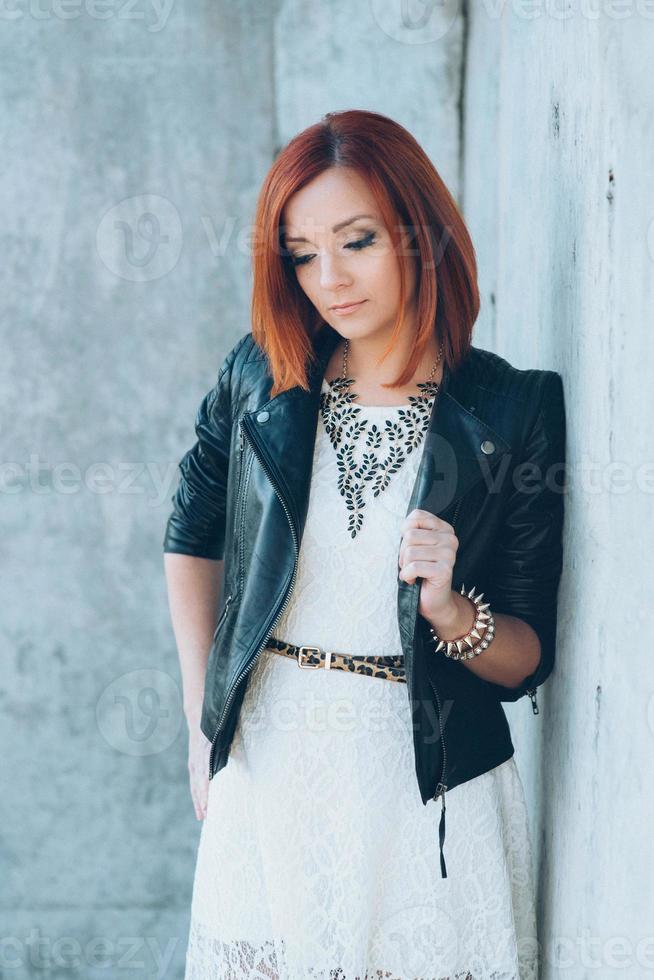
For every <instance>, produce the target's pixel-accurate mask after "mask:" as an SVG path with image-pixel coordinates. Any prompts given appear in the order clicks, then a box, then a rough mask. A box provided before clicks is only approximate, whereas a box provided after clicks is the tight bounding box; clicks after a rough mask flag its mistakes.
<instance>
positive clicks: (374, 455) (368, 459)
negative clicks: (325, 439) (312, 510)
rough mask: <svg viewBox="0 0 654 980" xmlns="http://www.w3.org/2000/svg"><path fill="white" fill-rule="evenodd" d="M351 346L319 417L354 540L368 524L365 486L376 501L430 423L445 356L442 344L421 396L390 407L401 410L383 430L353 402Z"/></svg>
mask: <svg viewBox="0 0 654 980" xmlns="http://www.w3.org/2000/svg"><path fill="white" fill-rule="evenodd" d="M348 347H349V341H348V340H346V341H345V347H344V350H343V373H342V375H341V376H340V377H338V378H334V379H333V380H332V381H327V379H325V381H326V384H327V385H328V386H329V390H328V391H322V392H321V393H320V413H321V415H322V421H323V425H324V427H325V431H326V432H327V435H328V436H329V440H330V442H331V444H332V446H333V447H334V450H335V451H336V462H337V465H338V470H339V477H338V489H339V492H340V494H341V496H342V497H345V505H346V507H347V510H348V531H349V532H350V535H351V537H353V538H354V537H356V535H357V532H358V531H360V530H361V527H362V524H363V509H364V507H365V505H366V504H365V500H364V490H365V487H366V484H368V483H372V495H373V497H377V496H378V495H379V494H380V493H383V491H384V490H385V489H386V488H387V487H388V485H389V483H390V479H391V476H392V475H393V474H394V473H396V472H397V471H398V470H399V469H400V467H401V466H402V463H403V462H404V461H405V459H406V458H407V456H409V455H410V454H411V453H412V452H413V450H414V449H416V448H417V447H418V446H419V445H420V444H421V442H422V438H423V436H424V434H425V431H426V429H427V427H428V425H429V419H430V417H431V412H432V407H433V403H434V398H435V397H436V394H437V393H438V390H439V385H438V383H437V382H436V381H432V380H431V379H432V378H433V376H434V373H435V371H436V368H437V367H438V363H439V361H440V359H441V357H442V354H443V345H442V344H441V346H440V350H439V352H438V357H437V358H436V360H435V361H434V366H433V367H432V369H431V372H430V374H429V378H428V379H427V380H426V381H419V382H418V383H417V386H418V388H419V389H420V392H421V394H420V395H409V404H408V405H406V406H388V407H389V408H397V417H396V418H393V419H385V420H384V428H383V429H381V428H380V427H379V426H378V425H377V424H376V423H375V422H374V421H370V420H369V419H366V418H365V417H362V410H363V411H364V412H365V408H366V406H365V405H362V406H359V405H355V404H354V399H355V398H358V397H359V396H358V395H357V393H356V392H355V391H351V390H349V389H350V388H351V386H352V384H353V383H354V378H348V376H347V353H348ZM384 436H385V437H386V438H385V442H386V445H385V446H384V445H383V443H384V439H383V437H384ZM357 449H359V450H360V458H359V459H357V458H355V450H357Z"/></svg>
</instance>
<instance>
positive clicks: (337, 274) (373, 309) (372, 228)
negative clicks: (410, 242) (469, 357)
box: [282, 167, 415, 344]
mask: <svg viewBox="0 0 654 980" xmlns="http://www.w3.org/2000/svg"><path fill="white" fill-rule="evenodd" d="M357 215H365V217H357ZM353 218H355V219H356V220H352V219H353ZM282 224H283V229H282V230H283V232H284V236H285V237H284V244H285V245H286V248H287V249H288V251H289V253H290V255H291V256H292V257H291V259H289V261H291V263H292V264H293V266H294V270H295V275H296V277H297V281H298V284H299V286H300V287H301V288H302V290H303V291H304V292H305V293H306V295H307V297H308V298H309V300H310V301H311V302H312V303H313V305H314V306H315V307H316V309H317V310H318V312H319V313H320V315H321V316H322V317H323V319H324V320H326V321H327V323H329V324H330V326H332V327H333V328H334V329H335V330H337V331H338V333H340V334H341V335H342V336H343V337H347V338H361V337H371V336H372V335H373V334H376V335H378V336H379V340H380V343H384V344H385V343H386V342H387V340H388V338H389V337H390V334H391V331H392V328H393V324H394V323H395V319H396V317H397V313H398V310H399V305H400V266H399V261H398V258H397V256H396V254H395V251H394V246H393V243H392V241H391V238H390V236H389V233H388V230H387V228H386V227H385V225H384V224H383V223H382V219H381V215H380V214H379V212H378V210H377V206H376V203H375V200H374V197H373V196H372V194H371V193H370V191H369V189H368V186H367V184H366V182H365V180H364V179H363V178H362V177H360V175H359V174H358V173H357V172H356V171H354V170H351V169H349V168H347V169H346V168H338V167H333V168H331V169H329V170H326V171H324V172H323V173H322V174H320V175H319V176H318V177H316V178H314V180H312V181H311V182H310V183H309V184H307V185H306V186H305V187H303V188H302V189H301V190H299V191H297V192H296V193H295V194H294V195H293V196H292V197H291V198H289V200H288V201H287V203H286V207H285V208H284V212H283V214H282ZM339 226H340V227H339ZM299 239H303V240H299ZM414 288H415V274H414V264H413V263H411V275H410V279H409V282H408V290H409V295H408V301H407V310H408V312H409V313H411V312H412V304H411V299H412V297H413V292H414ZM344 303H360V305H359V306H356V307H355V308H354V309H352V310H351V311H349V312H347V313H344V314H339V313H337V312H335V311H334V309H333V308H332V307H333V306H335V305H342V304H344Z"/></svg>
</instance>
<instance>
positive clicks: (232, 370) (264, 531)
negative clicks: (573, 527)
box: [164, 324, 565, 876]
mask: <svg viewBox="0 0 654 980" xmlns="http://www.w3.org/2000/svg"><path fill="white" fill-rule="evenodd" d="M338 340H339V334H338V333H337V332H336V331H335V330H333V329H332V328H331V327H330V326H329V325H328V324H324V325H323V327H322V329H321V331H320V333H319V334H318V335H317V338H316V341H315V349H316V352H317V353H318V355H319V360H318V364H317V366H315V367H314V369H313V370H312V371H311V374H310V390H309V391H308V392H307V391H304V389H302V388H300V387H299V386H296V387H294V388H292V389H290V390H287V391H285V392H282V393H281V394H279V395H277V396H276V397H275V398H272V399H271V398H270V388H271V384H272V378H271V376H270V375H269V373H268V362H267V359H266V356H265V354H264V352H263V351H262V349H261V348H260V347H259V346H258V345H256V344H255V343H254V340H253V337H252V334H251V333H247V334H246V335H245V336H244V337H242V338H241V339H240V340H239V342H238V343H237V344H236V346H235V347H234V348H233V349H232V350H231V351H230V352H229V354H228V355H227V357H226V358H225V361H224V363H223V365H222V367H221V369H220V373H219V375H218V379H217V382H216V384H215V386H214V387H213V388H212V389H211V390H210V391H209V392H208V393H207V394H206V395H205V397H204V399H203V400H202V402H201V404H200V407H199V409H198V412H197V417H196V435H197V441H196V442H195V444H194V445H193V447H192V448H191V449H189V450H188V452H186V454H185V455H184V456H183V458H182V459H181V462H180V464H179V468H180V471H181V478H180V482H179V485H178V487H177V490H176V492H175V494H174V496H173V497H172V503H173V510H172V513H171V514H170V516H169V518H168V523H167V526H166V531H165V538H164V551H165V552H175V553H179V554H186V555H195V556H199V557H203V558H211V559H221V558H224V560H225V567H224V576H223V587H222V593H221V599H220V614H219V618H218V625H217V627H216V631H215V633H214V637H213V642H212V646H211V651H210V654H209V660H208V664H207V673H206V681H205V691H204V703H203V708H202V716H201V723H200V724H201V728H202V731H203V732H204V734H205V735H206V736H207V738H208V739H210V740H211V742H212V749H211V757H210V771H209V778H213V776H215V774H216V773H217V772H218V771H219V770H220V769H222V768H223V766H225V765H226V763H227V759H228V756H229V749H230V744H231V742H232V738H233V735H234V731H235V728H236V723H237V720H238V716H239V710H240V707H241V704H242V702H243V696H244V694H245V690H246V686H247V683H248V679H249V675H250V672H251V670H252V668H253V666H254V664H255V662H256V660H257V658H258V657H259V656H260V655H261V653H262V651H263V649H264V647H265V645H266V643H267V641H268V638H269V637H270V636H271V635H272V634H273V633H274V628H275V625H276V623H277V622H278V620H279V618H280V616H281V614H282V611H283V609H284V608H285V606H286V604H287V603H288V601H289V598H290V595H291V591H292V589H293V585H294V581H295V574H296V570H297V563H298V549H299V545H300V541H301V538H302V530H303V527H304V521H305V518H306V514H307V505H308V496H309V487H310V480H311V466H312V458H313V447H314V441H315V435H316V426H317V418H318V409H319V395H320V387H321V382H322V378H323V375H324V371H325V368H326V365H327V362H328V360H329V357H330V355H331V353H332V351H333V349H334V346H335V344H336V343H337V342H338ZM524 463H526V464H527V466H526V467H525V466H522V465H521V464H524ZM533 464H535V466H534V465H533ZM564 470H565V412H564V400H563V387H562V382H561V376H560V375H559V374H558V373H557V372H555V371H544V370H535V369H532V370H518V369H517V368H515V367H513V366H512V365H511V364H509V362H508V361H506V360H505V359H503V358H502V357H500V356H498V355H497V354H494V353H492V352H491V351H487V350H483V349H481V348H477V347H474V346H473V347H472V348H471V350H470V352H469V355H468V357H467V358H466V360H465V361H464V363H463V364H462V365H461V367H460V368H459V369H458V370H457V371H456V372H451V371H450V370H449V369H448V367H447V365H446V364H445V365H444V371H443V379H442V383H441V388H440V391H439V393H438V395H437V397H436V399H435V401H434V408H433V410H432V415H431V419H430V424H429V428H428V431H427V433H426V436H425V442H424V449H423V451H422V456H421V460H420V464H419V468H418V472H417V475H416V479H415V484H414V487H413V492H412V495H411V499H410V501H409V504H408V508H407V513H409V511H411V510H413V509H414V508H420V509H423V510H428V511H430V512H432V513H434V514H437V515H438V516H439V517H441V518H443V519H444V520H446V521H448V522H449V523H451V524H452V525H453V526H454V529H455V533H456V535H457V538H458V540H459V547H458V551H457V557H456V564H455V566H454V572H453V581H452V587H453V588H454V589H459V588H460V587H461V585H462V584H463V583H465V585H466V587H467V588H471V587H472V586H475V587H476V588H477V590H480V591H482V592H484V594H485V600H486V601H488V602H489V603H490V608H491V611H492V612H494V613H508V614H510V615H512V616H517V617H519V618H521V619H523V620H525V621H526V622H527V623H529V624H530V625H531V626H532V627H533V629H534V630H535V631H536V633H537V635H538V637H539V640H540V646H541V658H540V663H539V666H538V668H537V669H536V671H535V672H534V673H532V674H531V675H530V676H529V677H526V678H525V680H524V681H523V683H522V684H520V686H519V687H516V688H510V687H505V686H503V685H498V684H492V683H490V682H488V681H484V680H482V679H480V678H479V677H478V676H477V675H475V674H474V673H473V672H472V671H471V670H470V669H469V668H468V667H467V666H466V664H465V663H462V662H460V661H454V660H451V659H449V658H446V657H445V656H443V655H442V654H440V653H439V654H436V652H435V650H434V646H433V640H432V639H431V636H430V634H429V631H428V623H427V621H426V620H425V619H423V617H422V616H421V615H420V614H418V612H417V606H418V599H419V588H420V581H421V580H420V579H417V580H416V582H414V584H413V585H409V584H407V583H406V582H403V581H400V580H399V579H398V589H397V614H398V625H399V630H400V638H401V643H402V648H403V652H404V658H405V667H406V677H407V692H408V697H409V703H410V706H411V709H412V719H413V740H414V748H415V770H416V776H417V782H418V786H419V789H420V794H421V797H422V801H423V803H424V804H425V805H426V804H427V803H428V802H429V801H430V800H438V798H439V797H440V798H441V818H440V824H439V838H440V849H441V873H442V874H443V875H444V876H446V870H445V864H444V859H443V839H444V833H445V822H444V818H445V793H446V791H447V790H451V789H452V788H453V787H454V786H458V785H459V784H460V783H463V782H466V781H467V780H469V779H472V778H473V777H475V776H477V775H479V774H481V773H483V772H486V771H487V770H489V769H492V768H494V767H495V766H498V765H499V764H500V763H502V762H504V761H505V760H506V759H508V758H509V757H510V756H511V755H513V752H514V747H513V743H512V741H511V734H510V730H509V725H508V722H507V718H506V715H505V712H504V709H503V707H502V702H503V701H516V700H517V699H519V698H521V697H523V696H524V695H528V696H529V697H530V698H531V700H532V707H533V710H534V713H535V714H537V713H538V706H537V701H536V688H537V687H538V686H539V685H540V684H542V683H543V681H545V680H546V678H547V677H548V676H549V674H550V672H551V671H552V668H553V665H554V651H555V640H556V625H557V592H558V585H559V579H560V575H561V569H562V527H563V515H564V506H563V501H564V494H563V490H564V488H565V473H564ZM399 545H400V542H399V541H398V553H399ZM396 560H397V559H396ZM398 571H399V565H398ZM282 639H283V638H282ZM306 642H307V644H311V643H312V642H313V637H311V636H308V637H307V638H306ZM489 652H490V648H489Z"/></svg>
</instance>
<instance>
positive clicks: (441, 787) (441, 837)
mask: <svg viewBox="0 0 654 980" xmlns="http://www.w3.org/2000/svg"><path fill="white" fill-rule="evenodd" d="M462 500H463V497H462V498H461V500H459V502H458V504H457V505H456V510H455V511H454V518H453V520H452V530H453V531H454V528H455V525H456V519H457V517H458V516H459V509H460V507H461V501H462ZM429 683H430V685H431V689H432V691H433V692H434V697H435V698H436V704H437V705H438V728H439V732H440V739H441V746H442V749H443V765H442V767H441V778H440V780H439V782H438V785H437V786H436V792H435V793H434V795H433V797H432V799H433V800H438V797H439V796H440V798H441V818H440V821H439V824H438V847H439V851H440V859H441V878H447V868H446V866H445V855H444V854H443V845H444V844H445V793H446V792H447V784H446V783H445V782H443V780H444V779H445V771H446V769H447V750H446V748H445V736H444V735H443V723H442V710H441V699H440V697H439V694H438V691H437V690H436V685H435V684H434V682H433V681H432V679H431V677H430V678H429Z"/></svg>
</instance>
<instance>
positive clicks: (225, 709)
mask: <svg viewBox="0 0 654 980" xmlns="http://www.w3.org/2000/svg"><path fill="white" fill-rule="evenodd" d="M242 439H243V419H241V440H242ZM241 445H242V443H241ZM250 445H251V446H252V452H253V454H254V455H255V456H256V457H257V459H258V460H259V462H260V463H261V465H262V466H263V468H264V470H265V472H266V475H267V477H268V479H269V480H270V483H271V485H272V487H273V490H274V491H275V493H276V494H277V496H278V497H279V500H280V502H281V504H282V507H283V508H284V513H285V514H286V517H287V519H288V523H289V526H290V528H291V534H292V535H293V544H294V546H295V559H294V562H293V575H292V577H291V584H290V586H289V589H288V592H287V593H286V596H285V597H284V602H283V603H282V607H281V609H280V610H279V613H278V614H277V616H276V617H275V621H274V623H272V625H271V627H270V629H269V631H268V632H267V634H266V636H265V638H264V640H263V643H262V644H261V646H260V647H259V649H258V650H257V652H256V654H255V656H254V657H253V658H252V660H251V661H250V662H249V663H248V664H246V666H245V667H244V669H243V670H242V671H241V673H240V674H239V676H238V677H237V678H236V680H235V682H234V683H233V684H232V686H231V688H230V690H229V692H228V694H227V699H226V701H225V704H224V706H223V710H222V713H221V715H220V718H219V719H218V725H217V727H216V731H215V732H214V736H213V738H212V740H211V752H210V755H209V779H213V776H214V771H213V764H214V758H213V756H214V749H215V747H216V740H217V738H218V735H219V734H220V732H221V730H222V728H223V725H224V721H225V718H226V717H227V712H228V710H229V706H230V705H231V703H232V701H233V699H234V693H235V692H236V689H237V688H238V686H239V684H240V683H241V681H242V680H243V678H244V677H245V675H246V674H248V673H249V672H250V671H251V670H252V668H253V667H254V665H255V664H256V662H257V660H258V659H259V657H260V656H261V654H262V653H263V651H264V649H265V647H266V644H267V643H268V640H269V639H270V637H271V636H272V633H273V630H274V629H275V626H276V625H277V623H278V622H279V620H280V619H281V618H282V615H283V613H284V610H285V609H286V606H287V605H288V602H289V600H290V598H291V594H292V592H293V586H294V585H295V577H296V574H297V566H298V557H299V546H298V540H297V534H296V533H295V526H294V524H293V520H292V518H291V515H290V512H289V509H288V507H287V506H286V501H285V500H284V498H283V496H282V495H281V493H280V492H279V489H278V487H277V484H276V483H275V481H274V480H273V478H272V476H271V475H270V472H269V471H268V469H267V467H266V464H265V463H264V461H263V459H262V458H261V456H260V455H259V454H258V453H257V451H256V449H255V448H254V444H253V443H252V442H250Z"/></svg>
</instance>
